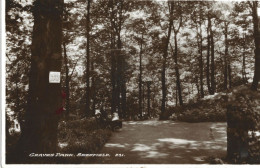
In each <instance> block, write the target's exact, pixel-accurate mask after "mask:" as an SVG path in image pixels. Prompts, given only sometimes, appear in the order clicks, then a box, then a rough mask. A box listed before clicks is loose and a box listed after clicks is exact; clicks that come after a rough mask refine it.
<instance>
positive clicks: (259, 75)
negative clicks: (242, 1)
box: [249, 1, 260, 90]
mask: <svg viewBox="0 0 260 168" xmlns="http://www.w3.org/2000/svg"><path fill="white" fill-rule="evenodd" d="M249 3H250V2H249ZM252 3H253V4H252V15H253V24H254V41H255V71H254V78H253V82H252V85H251V89H252V90H257V88H258V82H259V79H260V33H259V25H258V24H259V19H258V14H257V8H258V2H257V1H253V2H252Z"/></svg>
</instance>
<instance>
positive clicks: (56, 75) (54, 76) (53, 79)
mask: <svg viewBox="0 0 260 168" xmlns="http://www.w3.org/2000/svg"><path fill="white" fill-rule="evenodd" d="M49 83H60V72H52V71H51V72H50V73H49Z"/></svg>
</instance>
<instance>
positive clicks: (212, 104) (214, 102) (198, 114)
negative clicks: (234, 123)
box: [170, 94, 226, 122]
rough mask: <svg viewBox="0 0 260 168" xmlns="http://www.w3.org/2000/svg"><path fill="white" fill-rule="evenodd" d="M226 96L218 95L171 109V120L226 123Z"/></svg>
mask: <svg viewBox="0 0 260 168" xmlns="http://www.w3.org/2000/svg"><path fill="white" fill-rule="evenodd" d="M225 100H226V95H224V94H218V95H215V96H214V97H213V98H209V99H205V100H200V101H198V102H196V103H191V104H186V105H183V106H178V107H174V108H171V109H170V111H171V113H172V114H174V116H171V117H170V118H172V119H173V120H178V121H184V122H224V121H226V101H225Z"/></svg>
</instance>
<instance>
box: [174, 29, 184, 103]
mask: <svg viewBox="0 0 260 168" xmlns="http://www.w3.org/2000/svg"><path fill="white" fill-rule="evenodd" d="M174 44H175V47H174V62H175V73H176V86H177V90H178V96H179V103H180V106H182V105H183V100H182V91H181V80H180V72H179V64H178V42H177V33H175V35H174Z"/></svg>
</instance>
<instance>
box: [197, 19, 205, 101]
mask: <svg viewBox="0 0 260 168" xmlns="http://www.w3.org/2000/svg"><path fill="white" fill-rule="evenodd" d="M197 33H198V32H197ZM198 37H199V39H198V40H199V42H198V47H199V55H200V57H199V65H200V66H199V68H200V96H201V98H203V97H204V82H203V72H204V70H203V69H204V68H203V55H202V34H201V24H200V33H198Z"/></svg>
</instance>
